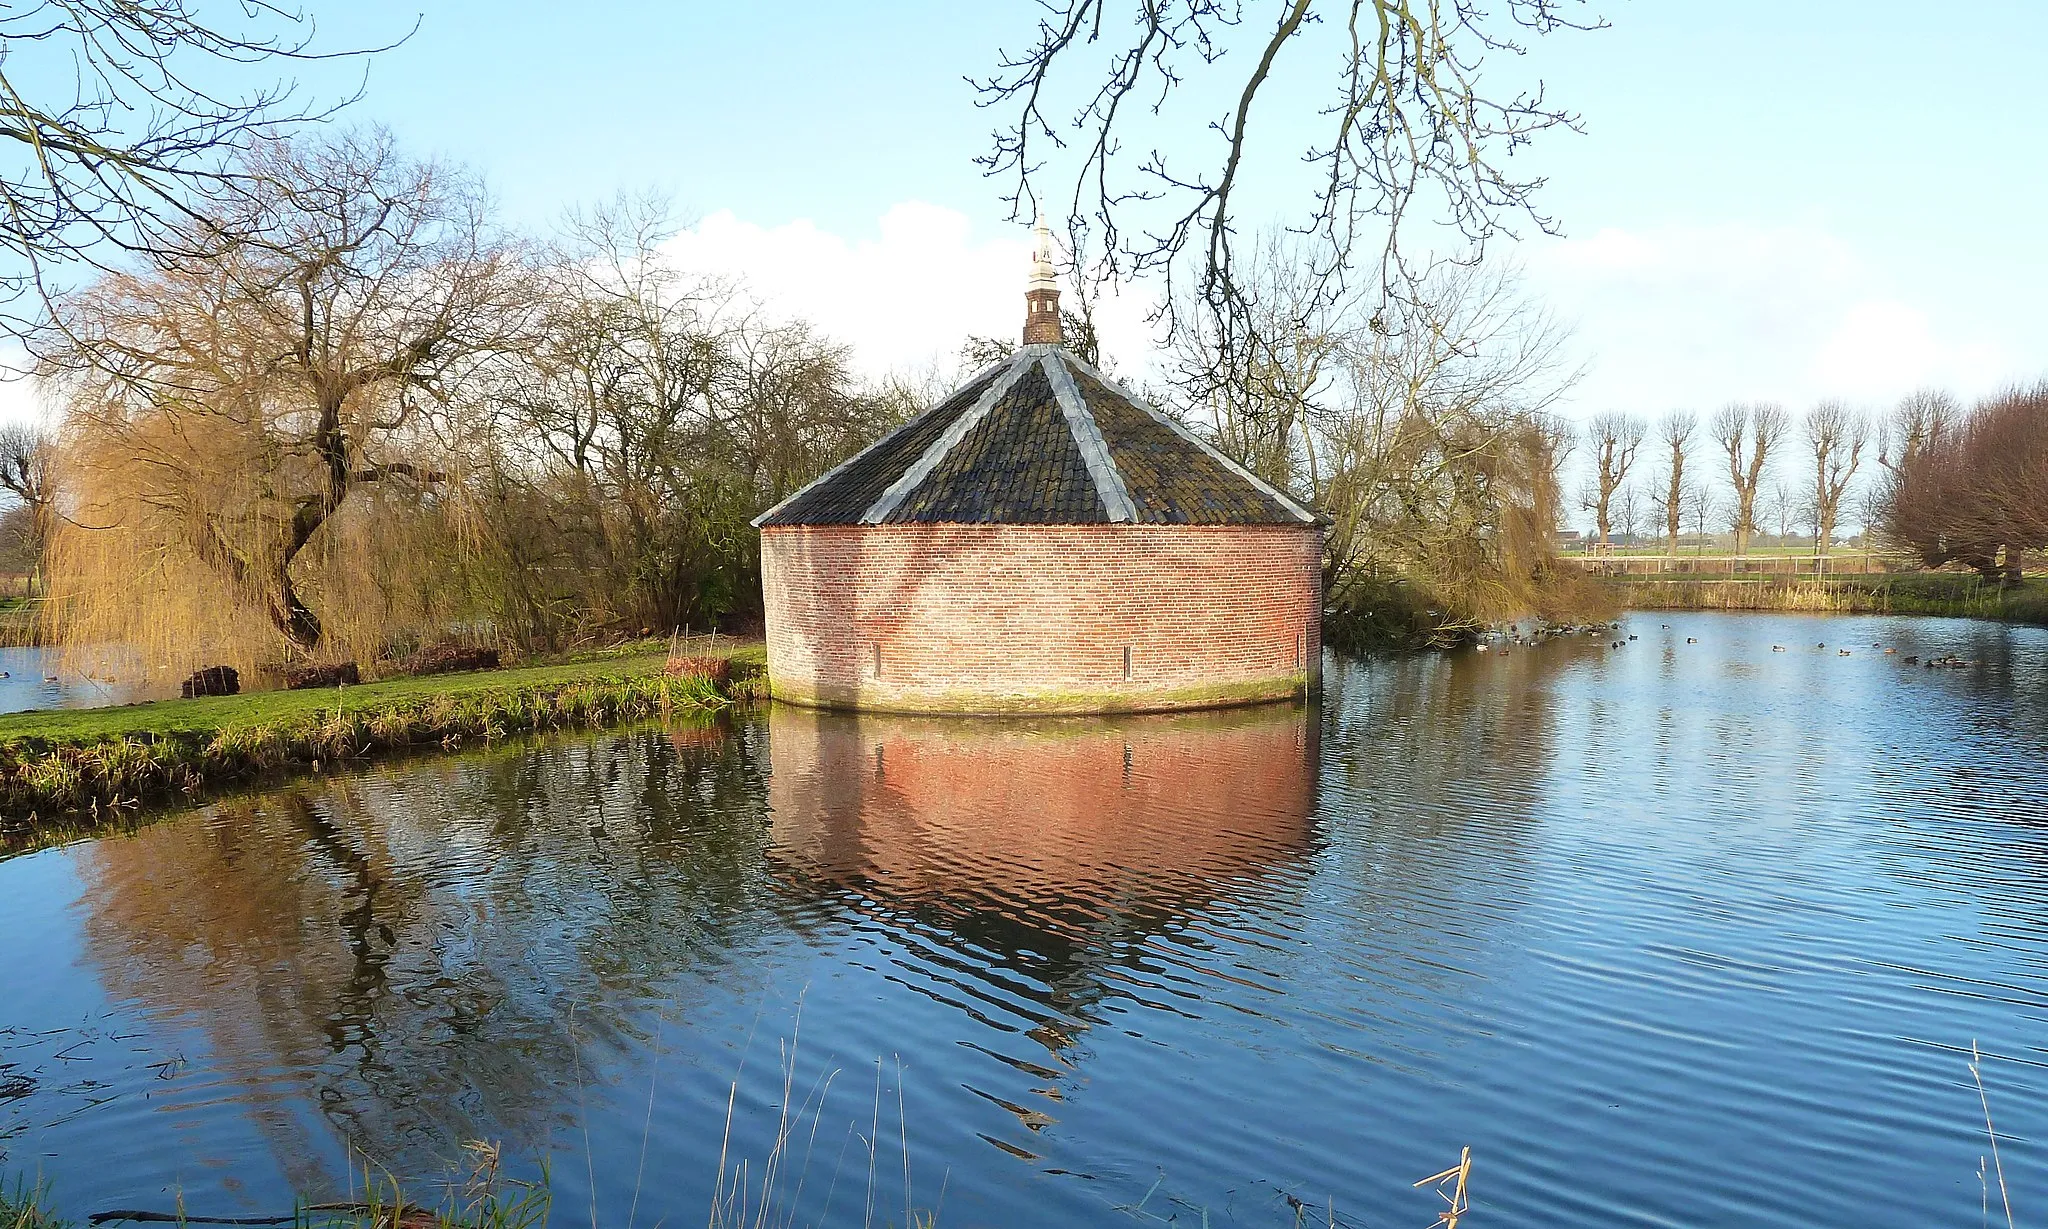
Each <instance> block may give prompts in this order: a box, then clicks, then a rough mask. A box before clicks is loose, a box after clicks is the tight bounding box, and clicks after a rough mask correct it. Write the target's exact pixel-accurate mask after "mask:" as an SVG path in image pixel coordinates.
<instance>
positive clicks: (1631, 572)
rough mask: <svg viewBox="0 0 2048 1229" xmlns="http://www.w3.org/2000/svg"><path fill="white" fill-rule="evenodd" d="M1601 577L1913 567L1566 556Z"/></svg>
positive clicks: (1866, 572) (1852, 558) (1883, 560)
mask: <svg viewBox="0 0 2048 1229" xmlns="http://www.w3.org/2000/svg"><path fill="white" fill-rule="evenodd" d="M1565 558H1566V559H1569V560H1571V561H1572V562H1573V563H1576V564H1578V565H1579V566H1580V567H1583V568H1585V569H1586V570H1587V571H1589V572H1592V573H1593V574H1595V575H1597V576H1875V575H1880V574H1883V573H1885V572H1892V571H1898V570H1900V569H1902V568H1906V567H1909V566H1910V565H1908V564H1905V563H1902V562H1901V561H1899V560H1897V559H1890V558H1887V557H1885V556H1883V555H1878V554H1872V553H1871V552H1868V551H1843V552H1839V553H1836V554H1830V555H1602V554H1586V555H1566V556H1565Z"/></svg>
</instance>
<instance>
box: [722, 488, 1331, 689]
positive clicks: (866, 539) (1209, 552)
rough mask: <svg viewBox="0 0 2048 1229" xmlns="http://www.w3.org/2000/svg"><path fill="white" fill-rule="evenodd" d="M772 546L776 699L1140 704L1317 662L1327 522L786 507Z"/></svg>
mask: <svg viewBox="0 0 2048 1229" xmlns="http://www.w3.org/2000/svg"><path fill="white" fill-rule="evenodd" d="M761 551H762V573H763V578H764V596H765V599H766V609H767V635H768V661H769V674H770V683H771V686H772V687H773V689H774V693H775V695H776V696H777V698H779V699H784V700H792V701H796V702H798V703H805V704H816V705H824V706H830V707H849V708H852V707H858V708H871V709H880V710H890V711H900V712H985V713H999V712H1017V711H1027V712H1119V711H1122V712H1142V711H1151V710H1160V709H1173V708H1198V707H1210V706H1217V705H1224V704H1232V703H1251V702H1256V701H1261V700H1274V699H1284V698H1287V697H1289V696H1297V695H1302V694H1304V693H1305V692H1307V691H1309V690H1311V689H1312V688H1314V687H1315V686H1316V685H1317V684H1318V683H1319V681H1320V679H1319V666H1318V662H1319V659H1320V656H1321V650H1322V637H1321V630H1322V629H1321V598H1322V583H1321V570H1320V568H1321V555H1322V535H1321V530H1320V527H1319V526H1316V525H1213V526H1210V525H1203V526H1191V525H916V524H908V525H875V526H840V525H787V526H771V527H768V528H766V529H764V531H763V533H762V541H761Z"/></svg>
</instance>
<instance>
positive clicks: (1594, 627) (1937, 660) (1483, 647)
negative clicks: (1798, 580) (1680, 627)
mask: <svg viewBox="0 0 2048 1229" xmlns="http://www.w3.org/2000/svg"><path fill="white" fill-rule="evenodd" d="M1662 626H1663V629H1664V630H1665V631H1667V632H1668V631H1670V630H1671V625H1670V624H1669V623H1666V624H1663V625H1662ZM1620 630H1621V624H1619V623H1585V624H1578V623H1567V624H1562V625H1559V626H1556V627H1538V628H1535V629H1533V630H1532V631H1530V632H1528V633H1527V634H1524V633H1523V631H1522V628H1521V625H1520V624H1509V625H1508V628H1507V630H1505V631H1495V632H1492V633H1490V634H1489V635H1487V636H1483V637H1481V638H1480V640H1479V643H1478V645H1477V646H1476V647H1477V648H1478V650H1479V651H1480V652H1482V653H1485V652H1488V651H1491V652H1495V653H1500V654H1506V653H1508V652H1509V651H1510V650H1511V649H1512V648H1513V647H1514V646H1517V645H1523V646H1527V645H1538V644H1542V643H1543V642H1544V641H1545V640H1551V639H1555V638H1556V637H1559V636H1583V635H1586V634H1588V633H1592V632H1601V633H1611V632H1618V631H1620ZM1640 638H1641V637H1638V636H1633V635H1631V636H1629V637H1627V638H1626V639H1618V640H1610V641H1608V643H1607V647H1608V648H1610V649H1619V648H1624V647H1626V646H1627V644H1628V642H1629V641H1630V640H1637V639H1640ZM1685 642H1686V643H1687V644H1698V643H1699V642H1700V638H1699V637H1698V636H1687V637H1686V638H1685ZM1813 647H1814V648H1815V649H1816V650H1825V649H1826V648H1827V647H1828V646H1827V642H1825V641H1821V642H1818V643H1816V644H1815V645H1814V646H1813ZM1870 647H1871V648H1873V649H1881V650H1883V655H1884V656H1886V657H1895V656H1897V655H1898V652H1899V651H1898V650H1897V649H1895V648H1887V647H1886V646H1885V645H1884V644H1883V643H1882V642H1881V641H1876V640H1873V641H1871V642H1870ZM1771 652H1773V653H1789V652H1791V649H1790V648H1789V647H1788V646H1786V645H1782V644H1774V645H1772V646H1771ZM1835 656H1837V657H1853V656H1855V650H1853V649H1846V648H1841V647H1839V646H1837V648H1836V649H1835ZM1902 660H1903V661H1904V663H1905V664H1906V665H1909V666H1923V667H1925V668H1927V669H1929V670H1962V669H1965V668H1967V667H1969V666H1974V665H1976V664H1977V663H1976V662H1974V661H1971V660H1970V659H1968V658H1965V657H1957V656H1956V655H1955V654H1953V653H1948V654H1944V655H1942V656H1940V657H1926V658H1923V657H1921V656H1920V655H1919V654H1917V653H1908V654H1907V655H1906V656H1905V657H1904V658H1903V659H1902Z"/></svg>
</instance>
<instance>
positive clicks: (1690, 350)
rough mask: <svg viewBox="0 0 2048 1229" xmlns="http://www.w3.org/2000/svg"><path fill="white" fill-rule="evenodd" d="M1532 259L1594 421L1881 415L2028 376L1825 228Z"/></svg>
mask: <svg viewBox="0 0 2048 1229" xmlns="http://www.w3.org/2000/svg"><path fill="white" fill-rule="evenodd" d="M1525 256H1526V259H1527V261H1528V268H1529V274H1530V280H1531V288H1532V289H1533V290H1534V291H1535V292H1536V293H1538V294H1539V295H1541V296H1543V297H1544V298H1546V299H1547V300H1549V301H1550V302H1551V303H1552V304H1554V305H1555V306H1556V307H1557V308H1558V309H1559V310H1560V311H1561V312H1562V313H1563V314H1564V315H1565V316H1566V317H1567V318H1568V319H1572V320H1574V321H1575V322H1576V323H1577V328H1578V331H1577V337H1576V344H1577V347H1578V349H1579V351H1580V352H1581V353H1582V354H1583V355H1584V356H1585V358H1586V361H1587V366H1588V375H1587V378H1586V380H1585V381H1584V383H1582V384H1581V386H1580V387H1579V388H1578V389H1577V390H1576V392H1575V394H1574V397H1573V401H1574V403H1575V404H1576V405H1577V406H1578V407H1580V408H1581V409H1583V410H1588V411H1590V410H1597V409H1602V408H1607V407H1614V408H1622V409H1630V410H1634V411H1638V412H1645V413H1654V412H1657V411H1660V410H1663V409H1667V408H1670V407H1674V406H1692V407H1695V408H1700V409H1709V408H1712V407H1713V406H1716V405H1719V404H1721V403H1723V402H1727V401H1731V400H1747V399H1759V400H1763V399H1768V400H1776V401H1782V402H1785V403H1787V404H1788V405H1790V406H1792V407H1793V408H1795V409H1797V408H1800V407H1802V406H1804V405H1807V404H1810V403H1811V402H1813V401H1816V400H1818V399H1820V398H1823V397H1846V398H1850V399H1852V400H1857V401H1862V402H1867V403H1871V404H1873V405H1880V404H1885V403H1889V402H1891V401H1894V400H1896V399H1897V398H1899V397H1901V396H1903V395H1904V394H1906V393H1907V392H1910V391H1912V390H1913V389H1915V388H1918V387H1921V386H1923V385H1929V384H1933V385H1940V386H1944V387H1948V388H1950V389H1953V390H1954V391H1956V392H1957V393H1959V394H1961V395H1963V396H1965V397H1969V396H1974V395H1977V394H1981V393H1984V392H1987V391H1989V390H1990V389H1992V388H1994V387H1996V386H1997V385H1998V384H1999V383H2001V382H2003V381H2004V380H2006V379H2009V378H2011V376H2012V375H2013V374H2014V372H2013V367H2012V363H2013V359H2012V356H2011V355H2010V354H2009V353H2007V352H2006V351H2005V350H2004V349H2003V348H2002V347H2001V346H2000V345H1999V344H1998V343H1997V342H1996V341H1995V340H1989V339H1983V338H1973V337H1966V336H1959V335H1958V333H1959V331H1960V330H1959V328H1958V327H1957V324H1956V323H1952V322H1944V321H1937V320H1935V319H1933V318H1931V317H1929V316H1928V315H1927V314H1926V313H1924V312H1921V311H1918V310H1916V309H1914V308H1912V307H1910V306H1908V305H1907V303H1906V302H1905V301H1903V299H1902V297H1901V294H1900V291H1899V288H1897V287H1895V286H1893V285H1891V284H1890V283H1889V282H1888V280H1887V278H1886V277H1885V276H1884V275H1883V273H1882V272H1881V271H1880V270H1879V268H1878V267H1877V266H1876V264H1875V263H1874V262H1872V261H1870V260H1868V259H1866V258H1865V257H1864V256H1863V255H1862V254H1861V253H1860V252H1858V251H1856V250H1855V249H1853V248H1852V247H1851V246H1850V245H1848V244H1846V243H1844V242H1842V241H1841V240H1840V239H1838V238H1836V237H1835V236H1834V235H1832V234H1830V233H1828V232H1827V231H1826V230H1824V229H1821V228H1818V227H1813V226H1776V227H1761V226H1750V225H1743V224H1729V225H1721V226H1671V227H1661V228H1656V229H1651V230H1641V231H1625V230H1614V229H1610V230H1604V231H1601V232H1599V233H1598V234H1595V235H1593V236H1591V237H1589V238H1586V239H1567V240H1561V241H1553V242H1548V243H1541V244H1536V245H1532V247H1531V249H1530V250H1529V251H1527V252H1526V253H1525Z"/></svg>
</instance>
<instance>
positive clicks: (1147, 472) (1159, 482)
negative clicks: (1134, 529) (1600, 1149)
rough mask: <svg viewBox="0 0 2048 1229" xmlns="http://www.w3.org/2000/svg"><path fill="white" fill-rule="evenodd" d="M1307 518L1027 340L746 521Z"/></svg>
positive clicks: (1096, 378)
mask: <svg viewBox="0 0 2048 1229" xmlns="http://www.w3.org/2000/svg"><path fill="white" fill-rule="evenodd" d="M1317 519H1318V518H1317V517H1316V515H1315V513H1313V512H1311V511H1310V510H1309V509H1308V508H1306V507H1304V506H1303V505H1302V504H1300V503H1298V502H1296V501H1295V500H1294V499H1292V498H1290V497H1289V496H1288V495H1286V494H1285V493H1284V492H1282V491H1279V490H1276V489H1275V488H1274V487H1272V486H1270V485H1268V484H1267V483H1265V482H1262V481H1260V480H1259V479H1258V478H1257V477H1254V476H1253V475H1252V474H1251V473H1250V472H1249V471H1247V470H1246V469H1245V468H1244V467H1243V466H1241V465H1238V464H1237V463H1236V462H1234V461H1232V460H1230V459H1229V458H1228V457H1226V456H1224V455H1223V454H1222V453H1220V452H1218V451H1216V449H1214V448H1212V447H1210V446H1209V445H1208V444H1207V443H1205V442H1204V441H1203V440H1201V439H1200V438H1198V437H1197V436H1196V435H1194V434H1193V433H1192V432H1190V431H1189V430H1187V428H1185V427H1183V426H1181V425H1180V424H1179V423H1177V422H1175V421H1174V420H1173V419H1172V418H1170V417H1168V416H1167V415H1166V414H1164V413H1162V412H1160V411H1159V410H1157V409H1155V408H1154V407H1152V406H1150V405H1148V404H1146V403H1145V402H1144V401H1142V400H1140V399H1139V398H1137V397H1135V396H1133V395H1131V393H1130V392H1129V391H1128V390H1126V389H1124V388H1122V387H1121V386H1119V385H1118V384H1116V383H1115V382H1113V381H1111V380H1109V379H1107V378H1106V377H1104V376H1103V374H1102V373H1101V372H1099V371H1097V370H1095V368H1093V367H1091V366H1089V365H1088V364H1087V363H1085V362H1083V361H1081V359H1080V358H1079V357H1078V356H1076V355H1075V354H1074V353H1073V352H1072V351H1070V350H1068V349H1067V348H1066V347H1064V346H1059V345H1026V346H1022V347H1020V348H1019V349H1018V350H1017V352H1016V353H1015V354H1013V355H1011V356H1010V357H1009V358H1008V359H1005V360H1004V361H1002V362H1000V363H996V364H994V365H993V366H991V367H989V368H987V369H985V370H983V371H981V372H979V373H978V374H976V375H975V376H974V378H973V379H971V380H969V381H968V382H967V383H966V384H964V385H962V386H961V387H960V388H959V390H957V391H956V392H954V393H953V395H951V396H950V397H947V398H946V399H945V400H944V401H942V402H940V403H939V404H938V405H937V406H935V407H934V408H932V409H930V410H927V411H925V412H924V413H923V414H920V415H918V416H917V417H916V418H913V419H911V420H910V421H909V422H907V423H905V424H904V425H903V426H901V427H898V428H897V429H896V430H894V431H892V432H890V433H889V434H888V435H885V436H883V437H882V438H881V439H880V440H878V441H876V442H875V443H874V444H873V445H872V446H870V447H869V448H868V449H866V450H865V451H863V452H861V453H859V454H857V455H855V456H854V457H852V458H851V459H849V460H847V461H846V462H844V463H842V464H841V465H839V466H838V467H837V468H835V469H833V470H832V471H830V472H829V473H827V474H825V476H824V477H822V478H819V479H818V480H817V481H816V482H813V483H811V484H810V485H809V486H807V487H805V488H804V489H803V490H801V491H798V492H797V493H796V494H794V495H792V496H790V497H789V498H788V499H786V500H784V501H783V502H782V503H780V504H778V505H776V506H775V507H773V508H771V509H769V510H768V511H767V512H764V513H762V514H761V516H760V517H759V518H758V519H756V520H755V521H754V524H755V525H757V526H771V525H888V524H918V523H922V524H966V525H1071V524H1111V523H1121V524H1144V525H1297V524H1309V523H1313V522H1315V521H1316V520H1317Z"/></svg>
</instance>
